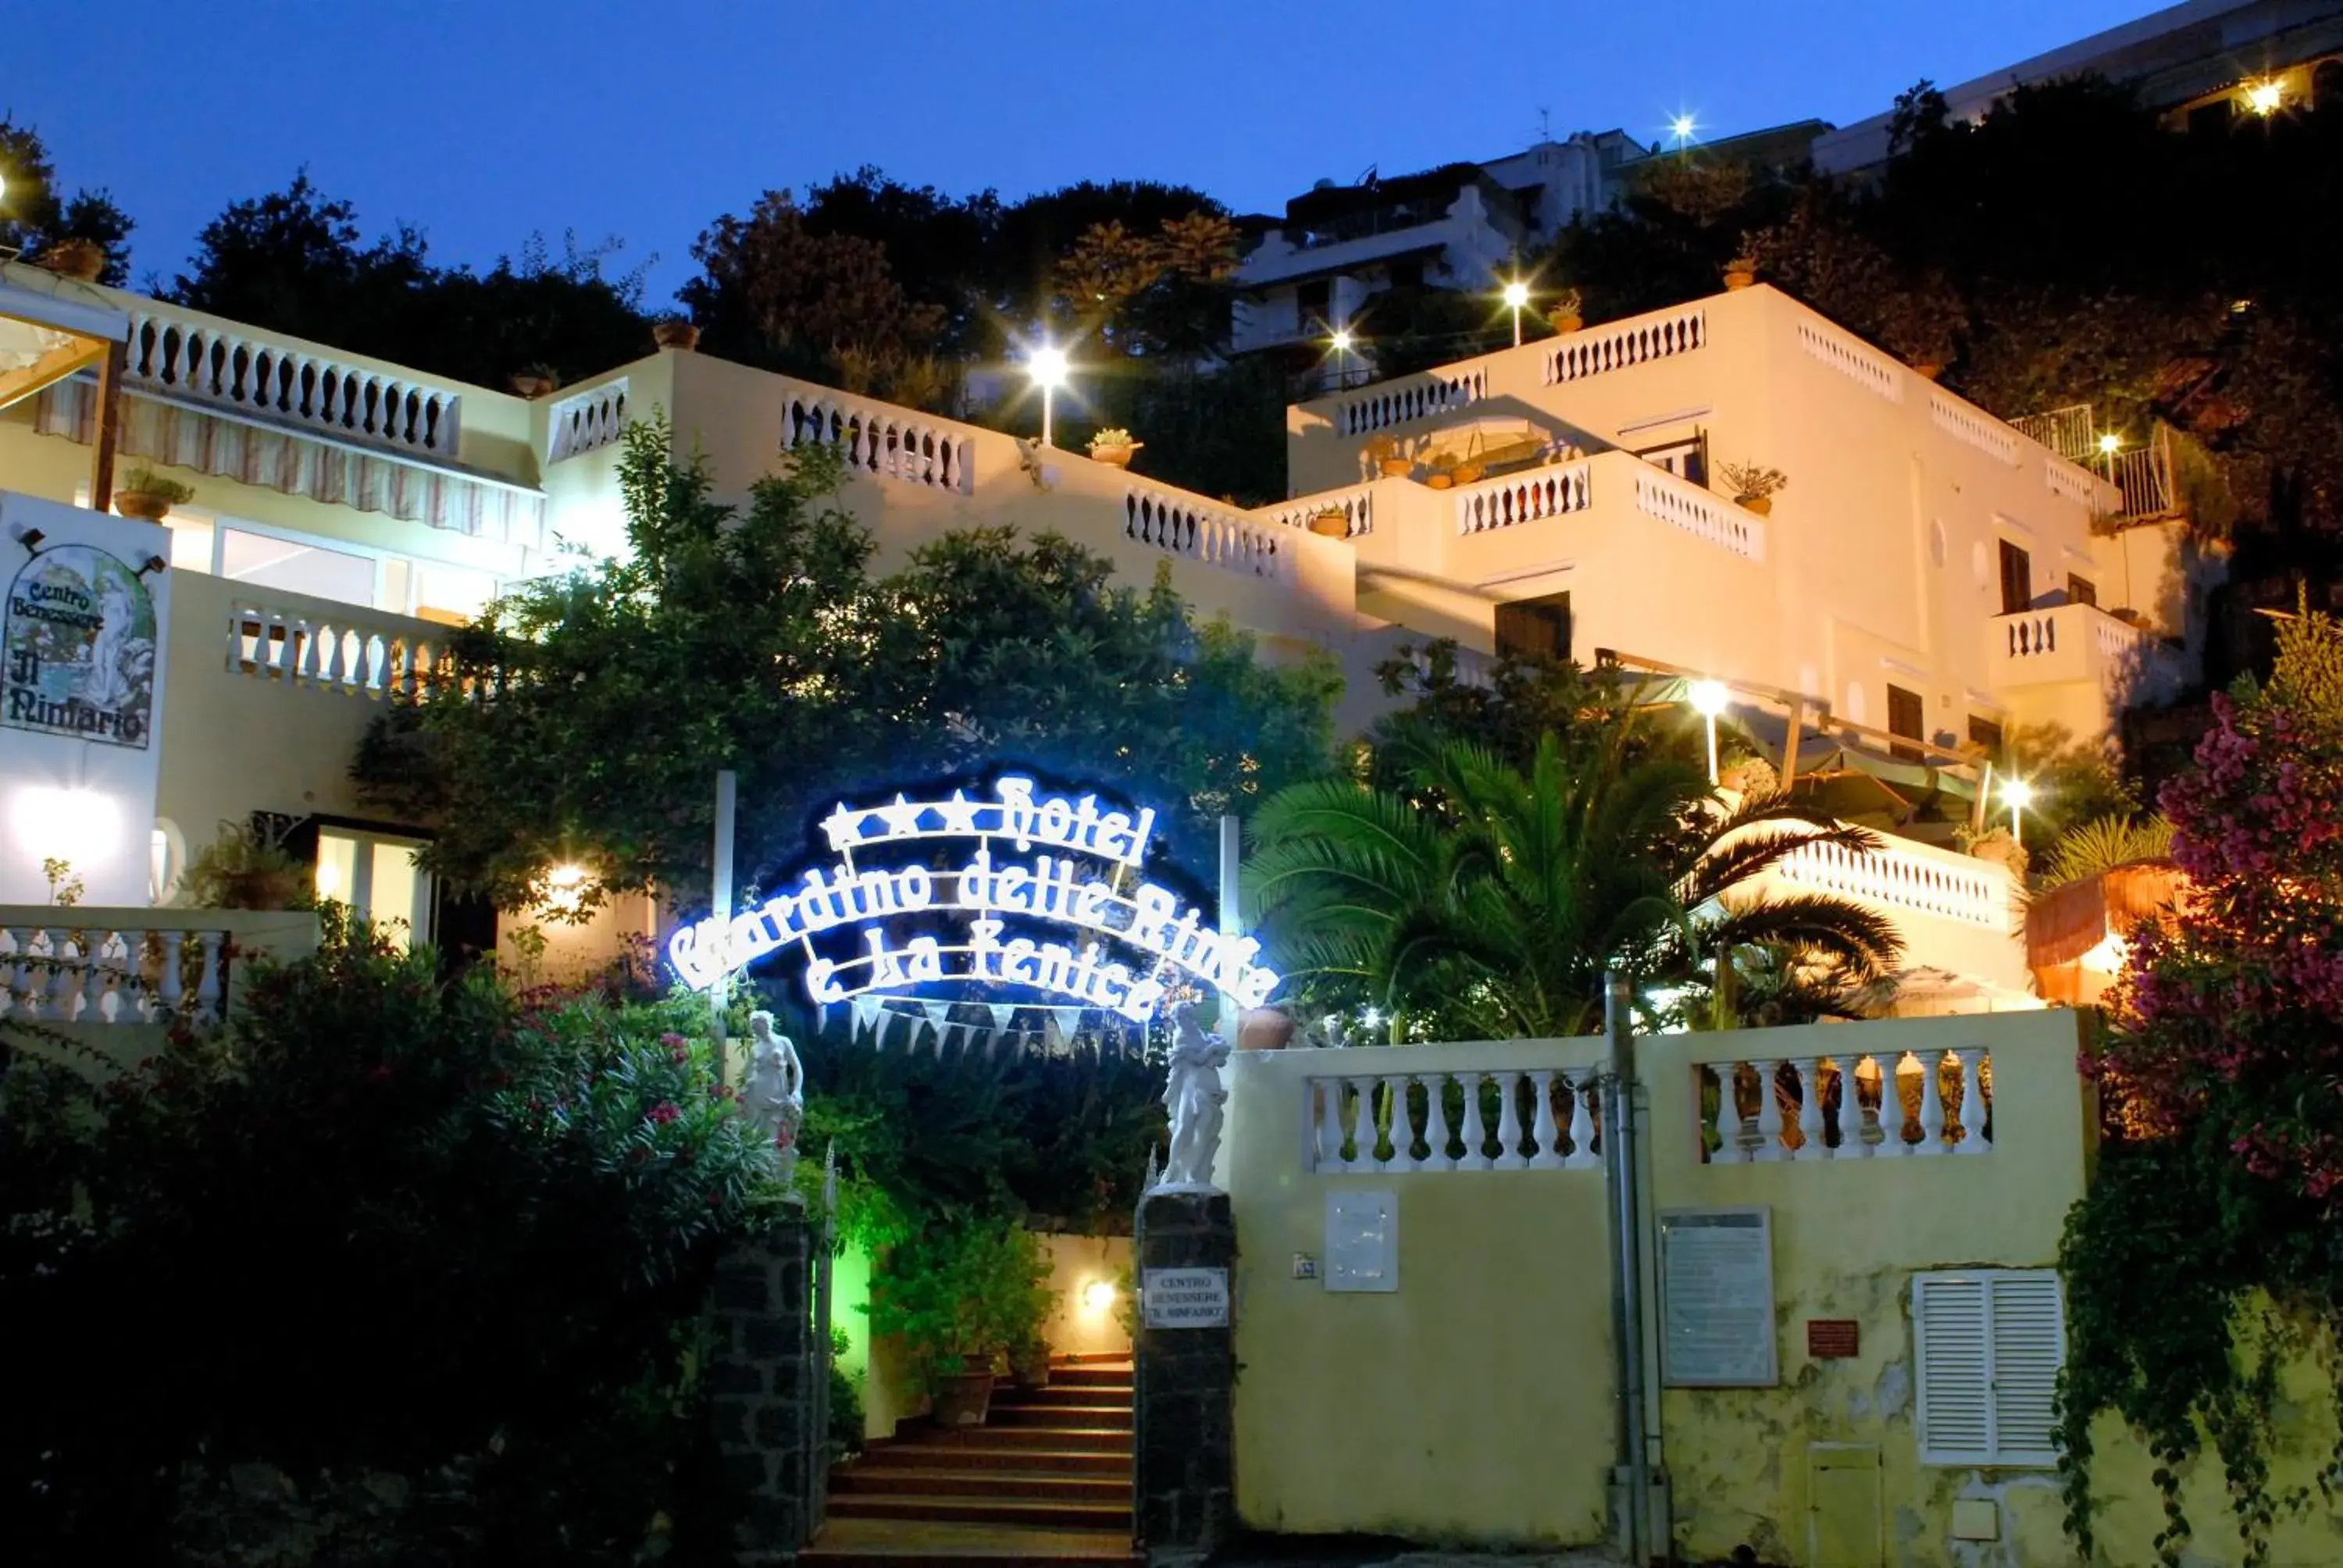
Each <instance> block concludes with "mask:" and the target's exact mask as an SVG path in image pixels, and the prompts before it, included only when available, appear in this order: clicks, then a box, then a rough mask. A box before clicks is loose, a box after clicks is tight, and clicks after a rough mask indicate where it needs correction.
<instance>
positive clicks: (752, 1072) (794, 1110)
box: [740, 1012, 805, 1181]
mask: <svg viewBox="0 0 2343 1568" xmlns="http://www.w3.org/2000/svg"><path fill="white" fill-rule="evenodd" d="M740 1109H741V1112H742V1114H744V1115H746V1116H747V1117H748V1119H749V1122H750V1123H751V1124H752V1125H754V1126H756V1127H758V1128H759V1129H761V1130H762V1131H763V1132H764V1133H765V1135H766V1136H767V1137H768V1138H770V1139H771V1140H772V1141H773V1147H774V1149H775V1150H776V1151H779V1155H780V1160H781V1179H782V1180H783V1181H787V1180H789V1174H790V1172H791V1171H793V1170H794V1169H795V1168H796V1166H797V1159H798V1129H799V1128H800V1127H802V1126H804V1125H805V1069H804V1067H803V1066H802V1065H801V1064H799V1061H798V1048H797V1046H796V1045H795V1044H794V1043H792V1042H791V1040H789V1036H788V1035H785V1034H775V1033H774V1032H773V1015H772V1014H771V1013H769V1012H752V1013H750V1014H749V1072H748V1077H747V1079H746V1081H744V1082H743V1083H742V1084H741V1086H740Z"/></svg>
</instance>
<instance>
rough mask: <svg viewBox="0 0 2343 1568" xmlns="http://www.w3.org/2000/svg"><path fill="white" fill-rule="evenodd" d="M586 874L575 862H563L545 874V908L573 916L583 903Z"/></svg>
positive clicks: (583, 868)
mask: <svg viewBox="0 0 2343 1568" xmlns="http://www.w3.org/2000/svg"><path fill="white" fill-rule="evenodd" d="M589 874H590V873H588V871H587V869H586V868H585V867H583V866H581V865H578V863H577V862H576V861H574V860H573V861H565V862H564V863H562V864H561V865H558V866H556V867H554V868H553V869H551V870H549V871H548V872H546V873H545V888H546V893H545V907H546V908H547V909H548V910H556V911H558V912H560V913H563V914H574V913H576V912H577V910H578V905H579V903H580V902H582V901H583V899H584V896H585V891H586V879H587V878H588V875H589Z"/></svg>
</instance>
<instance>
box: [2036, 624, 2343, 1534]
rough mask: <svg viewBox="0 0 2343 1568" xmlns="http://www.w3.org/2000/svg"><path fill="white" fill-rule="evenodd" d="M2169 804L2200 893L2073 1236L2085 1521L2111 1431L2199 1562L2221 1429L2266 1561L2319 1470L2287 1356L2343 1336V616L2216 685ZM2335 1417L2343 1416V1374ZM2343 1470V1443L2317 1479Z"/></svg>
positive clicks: (2178, 936)
mask: <svg viewBox="0 0 2343 1568" xmlns="http://www.w3.org/2000/svg"><path fill="white" fill-rule="evenodd" d="M2214 701H2215V724H2214V727H2213V729H2211V731H2210V732H2208V733H2207V736H2206V738H2205V739H2204V741H2203V742H2202V744H2201V745H2200V746H2199V747H2198V749H2197V766H2196V768H2195V769H2194V770H2192V771H2191V772H2189V773H2187V774H2186V775H2184V776H2182V777H2180V778H2178V779H2175V780H2174V781H2173V782H2172V783H2170V784H2168V785H2167V787H2166V789H2165V790H2164V792H2163V798H2162V801H2161V804H2162V806H2163V809H2164V811H2165V814H2166V815H2167V817H2169V818H2170V819H2172V823H2173V828H2174V839H2173V857H2174V859H2175V860H2176V861H2177V863H2178V864H2179V866H2180V868H2181V869H2182V870H2184V871H2185V872H2187V876H2188V879H2189V882H2190V892H2189V894H2188V895H2187V897H2186V898H2185V899H2184V900H2182V901H2181V904H2180V907H2179V909H2178V910H2177V912H2174V913H2171V914H2168V915H2167V917H2165V918H2164V919H2163V920H2159V921H2157V922H2152V923H2150V924H2147V925H2144V926H2142V927H2141V928H2139V929H2138V930H2137V931H2135V932H2134V934H2133V939H2132V947H2131V952H2130V956H2129V960H2128V963H2127V970H2126V972H2125V975H2124V978H2123V980H2122V982H2121V983H2120V984H2119V985H2118V987H2117V990H2116V991H2115V993H2114V995H2113V997H2112V999H2111V1008H2110V1011H2109V1014H2108V1022H2107V1027H2106V1028H2105V1030H2103V1031H2102V1033H2101V1036H2100V1038H2099V1039H2098V1040H2096V1041H2095V1042H2094V1044H2093V1045H2092V1047H2091V1048H2090V1049H2089V1050H2087V1051H2086V1053H2085V1057H2084V1063H2083V1065H2084V1068H2085V1070H2087V1072H2089V1073H2091V1074H2092V1075H2094V1076H2095V1077H2096V1078H2097V1080H2098V1082H2099V1085H2100V1088H2101V1091H2102V1105H2103V1113H2104V1117H2105V1133H2106V1139H2107V1141H2106V1145H2105V1148H2104V1150H2103V1152H2102V1158H2101V1161H2100V1165H2099V1170H2098V1173H2097V1180H2096V1181H2094V1183H2093V1184H2092V1187H2091V1190H2090V1191H2089V1193H2088V1195H2087V1197H2085V1198H2084V1199H2083V1201H2081V1202H2079V1203H2078V1204H2077V1206H2076V1207H2075V1210H2074V1211H2073V1212H2072V1213H2071V1214H2070V1215H2069V1216H2068V1218H2067V1222H2066V1235H2065V1239H2064V1241H2063V1243H2062V1246H2061V1250H2060V1267H2061V1269H2062V1271H2064V1273H2065V1275H2066V1289H2067V1319H2068V1350H2067V1363H2066V1372H2065V1374H2064V1377H2063V1379H2062V1382H2061V1389H2060V1418H2059V1419H2060V1442H2061V1450H2062V1453H2063V1463H2062V1469H2063V1480H2064V1484H2065V1490H2066V1505H2067V1513H2066V1524H2067V1530H2068V1533H2069V1534H2070V1535H2071V1536H2072V1538H2073V1539H2074V1541H2075V1542H2076V1543H2077V1547H2078V1549H2079V1550H2080V1552H2081V1553H2082V1555H2083V1556H2084V1557H2085V1558H2086V1559H2088V1558H2089V1557H2090V1556H2091V1554H2092V1552H2093V1549H2094V1533H2093V1507H2092V1489H2091V1462H2092V1459H2093V1448H2092V1442H2091V1425H2092V1422H2093V1421H2094V1419H2095V1418H2097V1416H2098V1415H2100V1414H2101V1413H2102V1412H2108V1411H2113V1412H2117V1414H2119V1415H2120V1416H2121V1417H2122V1418H2123V1420H2124V1421H2125V1422H2127V1423H2128V1424H2129V1425H2130V1426H2131V1428H2132V1429H2133V1430H2134V1431H2135V1432H2137V1434H2138V1435H2139V1436H2140V1437H2141V1438H2142V1439H2143V1440H2144V1441H2145V1442H2146V1443H2147V1448H2148V1451H2149V1452H2150V1454H2151V1455H2152V1456H2153V1458H2154V1461H2155V1469H2154V1471H2153V1473H2152V1477H2151V1478H2152V1480H2153V1482H2154V1483H2155V1485H2156V1487H2157V1492H2158V1493H2159V1494H2160V1497H2161V1499H2162V1504H2163V1513H2164V1522H2163V1527H2162V1529H2161V1530H2160V1531H2159V1532H2158V1533H2157V1536H2156V1540H2155V1547H2156V1551H2157V1557H2158V1559H2159V1561H2161V1562H2163V1563H2171V1564H2177V1563H2179V1562H2180V1561H2181V1553H2182V1551H2183V1549H2184V1548H2185V1547H2186V1545H2187V1542H2188V1541H2189V1539H2190V1538H2191V1536H2192V1534H2193V1533H2194V1530H2195V1526H2194V1524H2193V1523H2192V1522H2191V1521H2190V1519H2189V1517H2188V1515H2187V1513H2186V1511H2185V1510H2184V1509H2183V1507H2182V1504H2181V1489H2182V1486H2183V1484H2184V1483H2185V1481H2186V1479H2187V1476H2188V1475H2189V1473H2191V1472H2192V1470H2193V1469H2194V1467H2195V1463H2196V1462H2197V1460H2198V1458H2199V1457H2200V1455H2201V1454H2202V1452H2203V1451H2204V1449H2205V1448H2206V1446H2207V1443H2209V1444H2210V1446H2211V1449H2212V1452H2213V1453H2214V1454H2215V1456H2217V1458H2218V1460H2219V1462H2220V1464H2221V1471H2222V1476H2223V1479H2224V1482H2225V1483H2226V1486H2227V1496H2228V1503H2229V1508H2230V1511H2231V1513H2232V1514H2233V1515H2234V1516H2235V1520H2236V1523H2237V1529H2238V1532H2239V1534H2240V1535H2241V1537H2242V1538H2243V1541H2244V1543H2245V1561H2246V1563H2247V1564H2248V1568H2253V1565H2258V1564H2262V1563H2267V1562H2268V1556H2269V1537H2270V1533H2271V1531H2272V1530H2273V1529H2274V1528H2275V1526H2276V1525H2277V1523H2278V1522H2279V1520H2280V1519H2282V1518H2284V1517H2287V1516H2288V1515H2290V1514H2293V1513H2299V1512H2300V1511H2302V1510H2304V1509H2305V1508H2307V1507H2308V1505H2309V1503H2310V1501H2311V1495H2312V1492H2313V1490H2314V1489H2313V1488H2311V1487H2293V1488H2287V1489H2283V1490H2281V1489H2278V1488H2276V1487H2274V1484H2273V1482H2272V1459H2273V1456H2274V1454H2275V1452H2276V1451H2277V1449H2278V1443H2279V1436H2280V1434H2279V1430H2278V1419H2277V1415H2278V1380H2279V1372H2280V1369H2281V1368H2282V1367H2284V1366H2286V1365H2288V1364H2293V1363H2295V1362H2298V1361H2300V1360H2301V1359H2302V1358H2305V1357H2311V1356H2315V1357H2316V1358H2317V1359H2318V1361H2319V1362H2321V1363H2322V1364H2324V1365H2325V1366H2326V1367H2327V1368H2328V1372H2329V1379H2330V1384H2332V1383H2333V1382H2334V1379H2335V1375H2336V1371H2337V1367H2338V1354H2337V1348H2338V1344H2343V628H2338V625H2337V624H2336V623H2335V622H2333V621H2330V620H2328V619H2327V618H2323V617H2313V616H2299V617H2297V618H2294V619H2292V620H2290V621H2288V622H2287V623H2285V624H2284V625H2283V627H2282V628H2281V630H2280V634H2279V657H2278V664H2277V668H2276V669H2275V671H2274V672H2273V675H2272V677H2271V679H2270V682H2269V684H2268V687H2267V688H2261V687H2256V686H2254V685H2252V684H2250V683H2244V684H2241V685H2240V686H2239V687H2238V688H2237V689H2235V690H2233V691H2231V692H2230V693H2228V694H2227V695H2225V696H2221V697H2217V698H2216V699H2214ZM2330 1410H2333V1411H2338V1412H2343V1388H2338V1390H2337V1393H2336V1397H2335V1398H2334V1399H2333V1400H2332V1401H2331V1402H2330ZM2338 1484H2343V1438H2338V1440H2337V1441H2336V1442H2335V1443H2334V1445H2333V1446H2332V1448H2331V1449H2330V1451H2329V1452H2328V1455H2327V1460H2326V1462H2325V1464H2324V1465H2323V1466H2322V1467H2321V1469H2320V1471H2319V1473H2318V1477H2317V1483H2316V1488H2315V1490H2316V1491H2317V1492H2318V1494H2320V1495H2321V1496H2322V1497H2325V1498H2328V1499H2329V1500H2331V1499H2332V1496H2333V1494H2334V1493H2335V1491H2336V1489H2337V1487H2338Z"/></svg>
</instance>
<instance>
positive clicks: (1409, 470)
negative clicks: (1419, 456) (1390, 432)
mask: <svg viewBox="0 0 2343 1568" xmlns="http://www.w3.org/2000/svg"><path fill="white" fill-rule="evenodd" d="M1367 456H1368V457H1372V458H1373V459H1374V463H1375V470H1376V472H1378V473H1380V474H1382V475H1383V477H1384V478H1386V479H1404V478H1406V477H1408V476H1409V475H1410V474H1413V473H1414V472H1415V464H1414V462H1413V460H1411V459H1409V458H1406V457H1401V456H1400V455H1399V438H1398V437H1395V436H1377V437H1374V438H1373V439H1372V440H1370V441H1369V442H1368V443H1367Z"/></svg>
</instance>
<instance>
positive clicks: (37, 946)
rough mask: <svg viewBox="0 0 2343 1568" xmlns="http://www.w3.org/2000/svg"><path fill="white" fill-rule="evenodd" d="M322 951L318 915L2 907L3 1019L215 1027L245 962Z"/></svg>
mask: <svg viewBox="0 0 2343 1568" xmlns="http://www.w3.org/2000/svg"><path fill="white" fill-rule="evenodd" d="M316 948H317V916H316V915H315V914H311V913H304V912H290V913H283V914H278V913H253V912H248V911H241V910H235V911H231V910H136V909H100V908H95V907H76V908H72V909H58V908H55V907H46V908H44V907H38V906H25V905H14V906H8V907H5V908H0V975H5V977H6V981H7V985H6V990H5V993H4V994H0V1017H5V1018H6V1019H7V1020H8V1021H10V1022H12V1023H37V1024H45V1025H65V1024H70V1025H77V1026H82V1027H90V1026H100V1027H105V1028H109V1029H126V1028H131V1027H135V1026H137V1025H141V1024H146V1025H157V1024H167V1023H171V1022H174V1021H180V1022H187V1023H206V1022H213V1021H216V1020H219V1019H220V1018H222V1017H224V1016H225V1015H226V1011H227V1008H228V1003H229V1000H230V996H231V990H232V987H231V981H232V979H233V976H234V972H235V967H236V964H237V963H238V962H239V961H241V960H243V959H244V958H245V957H246V956H248V955H251V954H254V953H256V952H262V951H266V952H269V953H271V954H273V955H275V956H277V957H279V958H286V959H292V958H297V957H300V956H302V955H303V954H306V953H308V952H311V951H314V950H316Z"/></svg>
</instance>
